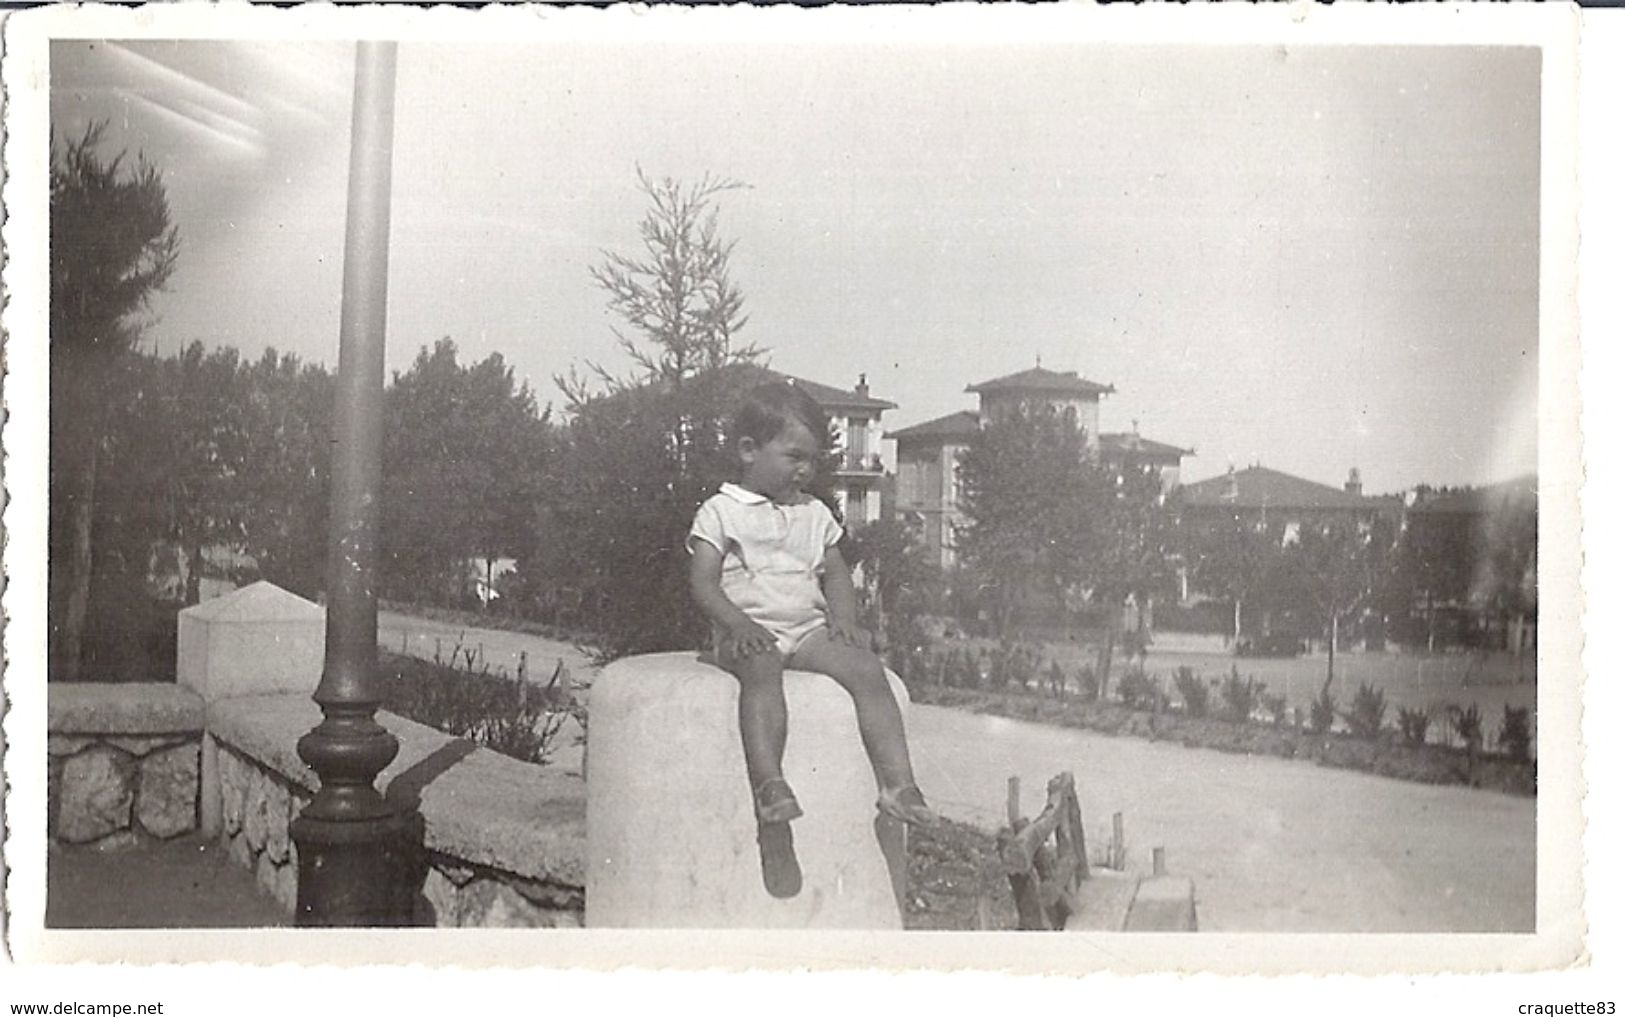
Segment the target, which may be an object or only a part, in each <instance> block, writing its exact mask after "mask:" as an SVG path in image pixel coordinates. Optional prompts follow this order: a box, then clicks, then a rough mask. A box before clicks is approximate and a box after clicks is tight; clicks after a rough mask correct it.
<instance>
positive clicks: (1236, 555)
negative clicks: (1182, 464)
mask: <svg viewBox="0 0 1625 1017" xmlns="http://www.w3.org/2000/svg"><path fill="white" fill-rule="evenodd" d="M1282 542H1283V533H1282V527H1281V526H1280V524H1275V525H1273V526H1272V525H1269V524H1268V523H1266V522H1265V521H1263V520H1261V519H1259V518H1257V517H1256V516H1254V515H1253V514H1251V513H1247V512H1236V513H1233V514H1231V515H1229V516H1226V517H1224V518H1223V519H1219V520H1216V521H1213V522H1211V523H1207V524H1204V525H1202V526H1200V528H1197V529H1194V530H1193V531H1192V532H1190V533H1189V534H1188V538H1187V542H1186V552H1185V563H1186V566H1187V567H1188V568H1189V570H1190V579H1191V582H1192V583H1193V584H1194V585H1195V586H1196V588H1197V589H1200V590H1202V591H1203V592H1205V593H1210V594H1216V595H1218V596H1221V597H1224V598H1225V599H1227V600H1229V601H1231V602H1232V604H1233V605H1234V607H1235V611H1234V615H1233V619H1232V622H1231V628H1232V637H1233V638H1235V639H1237V640H1239V639H1240V638H1241V615H1242V610H1243V607H1244V605H1246V604H1249V603H1258V602H1260V601H1263V602H1268V601H1269V600H1270V599H1271V598H1270V596H1269V594H1270V592H1271V590H1272V589H1273V588H1274V587H1275V586H1276V585H1277V584H1278V583H1279V581H1280V577H1281V570H1282V566H1283V563H1284V553H1283V551H1282ZM1265 606H1267V603H1266V605H1265Z"/></svg>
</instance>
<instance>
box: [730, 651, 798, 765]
mask: <svg viewBox="0 0 1625 1017" xmlns="http://www.w3.org/2000/svg"><path fill="white" fill-rule="evenodd" d="M727 667H728V670H729V671H731V672H733V675H734V677H735V678H738V679H739V737H740V740H741V741H742V742H743V744H744V748H745V772H746V773H747V774H748V775H749V777H750V786H751V790H752V792H754V791H755V790H756V789H757V788H760V787H761V786H762V785H763V784H764V783H766V782H767V781H769V780H772V779H774V778H776V777H778V778H782V777H783V776H784V742H785V738H786V732H787V731H788V726H789V722H788V719H787V714H786V710H785V706H784V664H783V662H782V661H780V660H779V657H778V654H776V653H757V654H752V655H751V656H749V657H736V658H733V659H730V660H728V661H727Z"/></svg>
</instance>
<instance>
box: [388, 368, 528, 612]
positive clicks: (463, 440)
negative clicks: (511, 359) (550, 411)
mask: <svg viewBox="0 0 1625 1017" xmlns="http://www.w3.org/2000/svg"><path fill="white" fill-rule="evenodd" d="M549 433H550V423H549V419H548V415H547V414H546V413H542V412H539V411H538V409H537V405H536V397H535V395H534V394H533V393H532V392H531V390H530V387H529V386H528V385H526V384H516V383H515V379H514V374H513V368H511V367H510V366H508V364H507V363H506V362H505V361H504V360H503V358H502V355H501V354H500V353H493V354H491V355H490V356H488V357H486V358H485V359H484V360H482V361H480V362H479V363H477V364H471V365H468V366H464V365H461V364H459V363H458V361H457V344H456V343H455V342H453V341H452V340H451V339H450V338H444V339H441V340H440V341H439V342H437V343H435V345H434V349H433V350H430V349H428V348H427V347H425V348H423V349H420V350H419V351H418V355H417V358H416V360H414V361H413V363H412V366H411V368H409V369H408V370H406V371H404V372H396V374H395V376H394V380H393V383H392V384H391V385H390V387H389V390H388V391H387V392H386V393H385V398H384V435H385V437H384V491H383V499H384V505H383V523H382V527H381V548H382V554H381V555H380V559H381V566H382V568H381V572H382V576H381V579H382V587H383V589H384V590H385V592H386V594H387V595H390V596H394V597H398V598H401V599H405V600H417V601H426V602H429V603H444V602H447V601H449V600H452V599H455V598H457V597H458V596H459V595H460V594H461V592H462V589H463V587H464V586H466V585H467V582H466V580H467V579H468V573H469V563H470V562H471V561H474V560H479V561H483V562H485V563H486V564H487V567H488V568H489V566H490V564H491V563H492V562H494V560H495V559H497V558H501V557H507V556H512V557H516V558H517V557H520V556H522V555H525V554H527V553H528V552H529V551H530V549H531V546H532V544H533V542H534V541H535V540H536V537H537V525H536V524H537V508H538V503H539V501H540V498H541V491H542V484H543V478H544V476H545V475H546V469H547V460H548V457H549V454H550V452H549V449H550V444H551V440H550V437H549Z"/></svg>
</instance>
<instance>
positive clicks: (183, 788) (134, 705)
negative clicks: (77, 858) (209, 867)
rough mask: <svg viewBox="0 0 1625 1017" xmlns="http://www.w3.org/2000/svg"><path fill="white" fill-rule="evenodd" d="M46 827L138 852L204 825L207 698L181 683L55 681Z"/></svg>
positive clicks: (63, 839) (69, 838)
mask: <svg viewBox="0 0 1625 1017" xmlns="http://www.w3.org/2000/svg"><path fill="white" fill-rule="evenodd" d="M47 712H48V727H47V730H48V732H49V742H48V749H49V753H50V760H49V764H48V769H47V771H46V772H47V781H48V785H47V798H46V800H47V810H48V811H47V819H46V828H47V830H48V831H49V834H50V837H51V839H52V841H53V842H54V843H59V844H88V845H92V846H94V847H97V848H102V849H114V848H120V847H131V846H135V845H138V844H140V843H142V842H143V841H146V840H150V839H165V838H169V837H176V836H179V835H180V834H183V833H186V832H188V831H191V830H194V829H196V828H197V823H198V819H197V803H198V763H199V747H200V744H201V740H202V734H203V720H204V711H203V699H202V697H200V696H198V695H197V694H196V693H194V692H192V691H190V690H188V689H182V688H178V687H176V686H174V685H164V684H146V683H131V684H120V685H94V684H52V685H51V686H50V688H49V691H48V708H47Z"/></svg>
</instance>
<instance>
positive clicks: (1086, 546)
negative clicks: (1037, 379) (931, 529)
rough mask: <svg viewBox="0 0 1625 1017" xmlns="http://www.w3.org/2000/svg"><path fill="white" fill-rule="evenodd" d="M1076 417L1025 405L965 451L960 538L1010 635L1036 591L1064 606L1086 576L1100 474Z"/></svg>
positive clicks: (958, 543) (984, 432)
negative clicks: (1062, 599)
mask: <svg viewBox="0 0 1625 1017" xmlns="http://www.w3.org/2000/svg"><path fill="white" fill-rule="evenodd" d="M1087 453H1088V449H1087V446H1086V445H1085V442H1084V436H1083V433H1082V431H1080V430H1079V429H1078V428H1077V426H1076V425H1075V424H1074V422H1073V421H1072V419H1071V418H1070V417H1068V416H1066V415H1064V414H1061V413H1057V412H1056V411H1055V410H1053V409H1052V408H1050V407H1048V406H1032V407H1016V408H1013V409H1012V410H1011V412H1010V413H1008V414H1005V415H1002V416H1001V417H1000V419H998V420H996V421H994V422H991V423H989V424H988V425H987V426H985V427H983V428H982V429H981V430H980V431H979V432H977V433H976V434H975V435H974V436H973V437H972V439H971V441H970V444H969V445H968V446H967V447H966V449H965V451H963V452H962V453H960V457H959V463H958V466H959V473H958V478H959V484H960V491H959V498H958V501H959V506H960V509H961V510H962V512H963V513H964V516H965V523H964V524H963V525H961V526H959V527H956V529H955V534H954V539H955V544H956V546H957V548H958V551H959V554H960V556H961V557H962V558H963V560H964V561H965V563H966V565H967V566H968V567H969V569H970V570H971V571H972V573H973V574H974V575H975V576H976V577H977V579H978V582H979V585H980V586H981V587H982V589H983V590H984V591H985V592H986V593H987V594H988V596H989V598H990V600H991V603H992V604H993V606H994V624H995V627H996V628H997V630H998V633H999V635H1000V636H1001V637H1003V636H1005V635H1007V634H1008V633H1009V629H1010V625H1011V623H1012V621H1013V620H1014V618H1015V616H1016V613H1017V611H1018V610H1019V609H1020V607H1021V605H1022V603H1023V601H1024V600H1025V599H1026V598H1027V597H1028V596H1029V595H1030V594H1032V593H1034V592H1035V591H1037V592H1039V593H1041V594H1043V595H1047V596H1048V597H1050V598H1053V599H1054V600H1056V601H1057V602H1059V599H1060V597H1061V595H1062V592H1063V591H1064V590H1065V589H1066V588H1067V587H1068V586H1070V585H1074V584H1083V583H1085V581H1086V567H1085V563H1086V560H1087V559H1088V556H1089V552H1090V550H1091V545H1092V543H1093V541H1092V539H1091V538H1092V537H1093V536H1094V533H1093V527H1094V524H1095V520H1094V519H1093V518H1092V516H1091V514H1090V512H1089V509H1090V508H1091V507H1092V506H1093V505H1094V504H1095V503H1099V502H1102V501H1103V500H1104V499H1103V497H1102V492H1100V491H1097V490H1093V489H1092V485H1091V482H1092V481H1094V482H1098V480H1099V477H1098V476H1097V475H1096V472H1097V471H1094V470H1092V469H1091V468H1090V466H1089V464H1088V463H1087V461H1086V460H1087Z"/></svg>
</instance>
